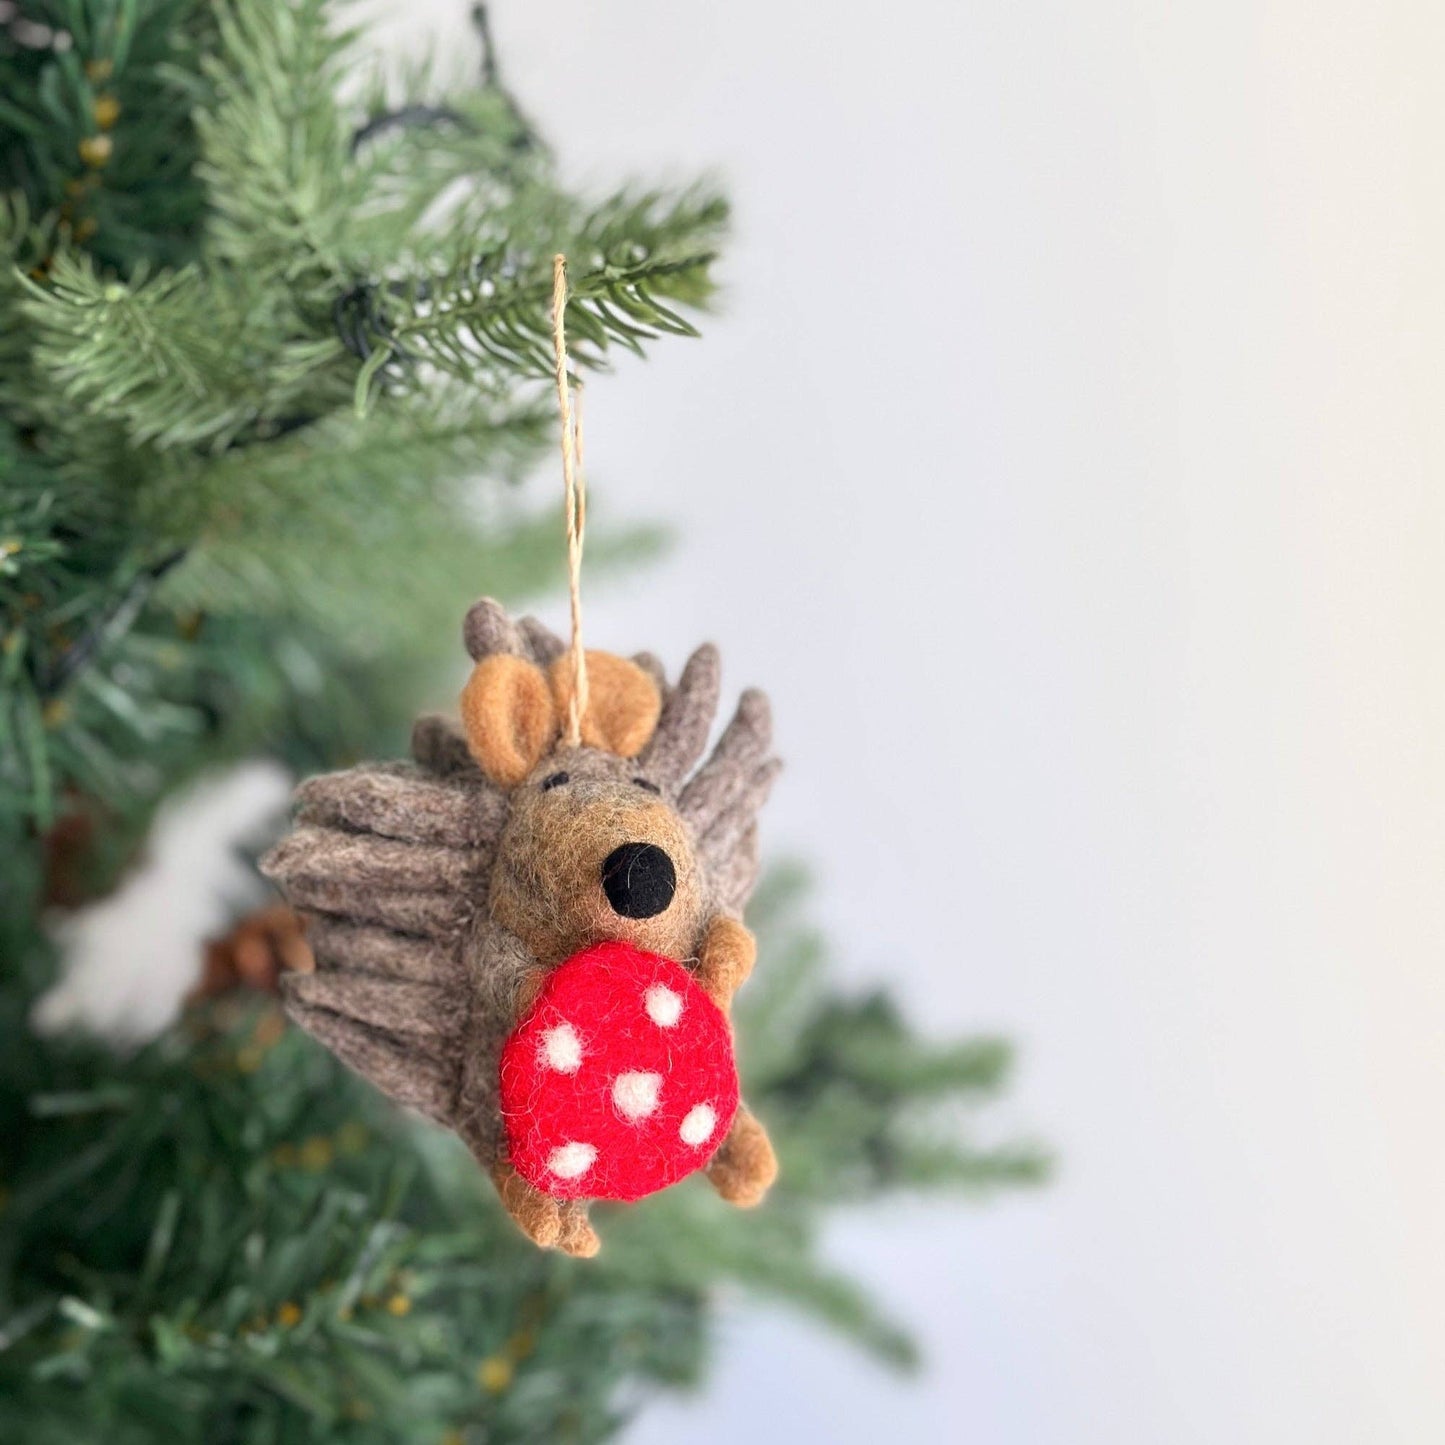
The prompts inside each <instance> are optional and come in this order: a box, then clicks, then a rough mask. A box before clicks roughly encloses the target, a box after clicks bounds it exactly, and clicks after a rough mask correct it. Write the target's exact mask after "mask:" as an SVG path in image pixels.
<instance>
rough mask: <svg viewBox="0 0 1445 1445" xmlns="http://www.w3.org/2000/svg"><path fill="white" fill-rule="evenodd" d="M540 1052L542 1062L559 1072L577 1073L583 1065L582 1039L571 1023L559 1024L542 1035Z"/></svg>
mask: <svg viewBox="0 0 1445 1445" xmlns="http://www.w3.org/2000/svg"><path fill="white" fill-rule="evenodd" d="M538 1052H539V1053H540V1054H541V1056H542V1062H543V1063H544V1064H545V1065H546V1066H547V1067H548V1068H549V1069H556V1071H557V1072H558V1073H559V1074H575V1073H576V1072H577V1070H578V1069H579V1068H581V1067H582V1040H581V1039H580V1038H578V1037H577V1030H576V1029H574V1028H573V1027H572V1025H571V1024H558V1025H557V1026H556V1028H551V1029H548V1030H547V1032H546V1033H544V1034H543V1035H542V1047H541V1049H540V1050H538Z"/></svg>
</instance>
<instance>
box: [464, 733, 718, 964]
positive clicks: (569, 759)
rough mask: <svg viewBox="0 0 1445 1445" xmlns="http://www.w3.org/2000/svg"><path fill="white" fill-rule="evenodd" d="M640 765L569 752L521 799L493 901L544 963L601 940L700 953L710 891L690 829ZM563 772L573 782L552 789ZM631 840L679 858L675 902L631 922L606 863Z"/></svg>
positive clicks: (680, 954) (552, 761)
mask: <svg viewBox="0 0 1445 1445" xmlns="http://www.w3.org/2000/svg"><path fill="white" fill-rule="evenodd" d="M632 766H633V765H631V764H629V763H628V762H627V761H626V760H623V759H618V758H613V757H610V756H608V755H606V754H601V753H596V752H594V751H592V750H590V749H562V750H560V751H559V752H557V753H555V754H553V755H552V756H551V757H549V758H548V759H546V760H545V761H544V762H543V763H542V764H541V765H540V766H539V767H538V768H537V769H536V770H535V771H534V773H533V776H532V778H531V779H529V780H528V784H527V786H526V787H525V788H520V789H518V790H517V793H516V795H515V796H514V801H513V805H512V816H511V818H510V819H509V821H508V823H507V826H506V828H505V829H504V830H503V832H502V836H501V838H500V839H499V840H498V844H497V854H498V862H497V866H496V867H495V868H494V869H493V871H492V885H491V893H490V896H489V907H490V911H491V916H492V917H493V918H494V919H495V920H496V921H497V922H498V923H501V924H502V925H503V926H505V927H506V928H507V929H509V930H510V931H511V932H512V933H514V934H516V936H517V937H518V938H520V939H521V940H522V942H523V943H524V944H526V945H527V947H528V948H529V950H530V951H531V952H532V954H533V956H534V957H535V958H536V959H537V960H538V961H539V962H540V963H543V964H546V965H552V964H556V963H560V962H561V961H562V960H563V959H564V958H568V957H570V956H571V955H572V954H574V953H576V952H577V951H578V950H579V949H581V948H585V947H586V946H587V944H589V943H595V942H598V941H599V940H602V939H622V940H625V941H627V942H630V943H633V944H635V945H636V946H637V947H639V948H645V949H647V950H648V951H649V952H652V953H660V954H663V955H664V956H665V957H668V958H676V959H687V958H696V956H697V950H698V946H699V944H700V943H701V939H702V925H703V921H704V920H703V915H704V907H705V902H706V896H705V894H706V889H705V880H704V879H703V876H702V874H701V872H700V870H699V868H698V864H697V859H696V856H695V854H694V850H693V846H692V840H691V835H690V832H689V830H688V828H687V825H686V824H685V823H684V822H683V820H682V819H681V818H680V817H679V816H678V814H677V811H676V810H675V809H674V808H673V807H672V806H671V805H670V804H669V803H668V802H667V801H666V800H665V799H664V798H662V797H660V796H659V795H658V794H656V793H654V792H651V791H649V790H647V789H645V788H643V787H641V786H639V785H638V784H637V783H635V782H634V781H632V772H631V769H632ZM560 776H565V777H566V779H567V781H566V782H563V783H554V785H553V786H544V784H546V783H548V782H549V780H552V779H556V778H557V777H560ZM625 843H651V844H654V845H655V846H657V847H659V848H661V849H662V850H663V852H665V853H666V854H667V855H668V857H669V858H670V859H671V860H672V865H673V871H674V875H675V878H676V886H675V889H674V892H673V898H672V902H671V904H670V905H669V906H668V908H667V909H666V910H665V911H664V912H662V913H660V914H657V915H655V916H654V917H652V918H624V917H622V916H621V915H620V914H618V913H616V912H614V911H613V909H612V906H611V904H610V903H609V902H608V900H607V896H606V893H605V891H604V888H603V883H602V870H603V864H604V863H605V861H606V859H607V857H608V856H609V854H611V853H612V851H613V849H615V848H617V847H619V846H621V845H622V844H625Z"/></svg>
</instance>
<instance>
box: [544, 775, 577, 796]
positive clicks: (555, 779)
mask: <svg viewBox="0 0 1445 1445" xmlns="http://www.w3.org/2000/svg"><path fill="white" fill-rule="evenodd" d="M571 781H572V779H571V777H570V775H569V774H567V773H553V774H552V776H551V777H550V778H543V779H542V791H543V792H544V793H546V792H549V791H550V790H551V789H553V788H560V787H561V786H562V784H563V783H569V782H571Z"/></svg>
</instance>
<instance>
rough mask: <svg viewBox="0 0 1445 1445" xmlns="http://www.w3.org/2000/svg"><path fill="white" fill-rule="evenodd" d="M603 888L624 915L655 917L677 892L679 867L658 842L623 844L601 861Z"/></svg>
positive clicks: (615, 906) (609, 899)
mask: <svg viewBox="0 0 1445 1445" xmlns="http://www.w3.org/2000/svg"><path fill="white" fill-rule="evenodd" d="M602 891H603V892H604V893H605V894H606V895H607V901H608V902H609V903H610V904H611V905H612V907H613V908H614V909H615V910H616V911H617V912H618V913H620V914H621V915H622V916H623V917H624V918H653V917H655V916H656V915H657V914H659V913H661V912H662V911H663V910H664V909H665V908H666V907H667V905H668V904H669V903H671V902H672V895H673V894H674V893H675V892H676V891H677V870H676V869H675V868H674V867H673V866H672V859H671V858H669V857H668V856H667V854H666V853H664V852H663V851H662V849H661V848H659V847H658V846H657V844H656V843H624V844H623V845H622V846H621V847H620V848H614V849H613V850H612V851H611V852H610V853H609V854H608V855H607V857H606V858H605V859H603V862H602Z"/></svg>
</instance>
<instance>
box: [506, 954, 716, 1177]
mask: <svg viewBox="0 0 1445 1445" xmlns="http://www.w3.org/2000/svg"><path fill="white" fill-rule="evenodd" d="M501 1104H502V1115H503V1119H504V1121H505V1125H506V1133H507V1144H508V1150H509V1155H510V1158H511V1163H512V1167H513V1168H514V1169H516V1171H517V1172H518V1173H519V1174H520V1175H521V1176H522V1178H524V1179H525V1180H526V1181H527V1182H528V1183H529V1184H531V1185H533V1186H534V1187H535V1188H537V1189H540V1190H541V1191H542V1192H543V1193H545V1194H550V1195H551V1196H552V1197H553V1198H555V1199H640V1198H642V1197H643V1196H644V1195H646V1194H652V1193H655V1192H656V1191H657V1190H659V1189H665V1188H667V1186H668V1185H669V1184H676V1183H677V1181H678V1180H679V1179H682V1178H685V1177H686V1176H687V1175H688V1174H691V1173H692V1172H693V1171H694V1170H695V1169H700V1168H701V1167H702V1166H703V1165H704V1164H706V1163H707V1162H708V1160H709V1159H711V1158H712V1156H713V1155H714V1154H715V1153H716V1152H717V1149H718V1146H719V1145H720V1144H721V1143H722V1141H723V1139H724V1138H726V1136H727V1132H728V1129H729V1127H730V1126H731V1124H732V1120H733V1115H734V1113H736V1111H737V1107H738V1074H737V1064H736V1062H735V1060H734V1058H733V1044H732V1031H731V1029H730V1028H729V1026H728V1022H727V1019H726V1018H724V1016H723V1014H722V1011H721V1010H720V1009H719V1008H718V1007H717V1005H716V1004H715V1003H713V1001H712V1000H711V999H710V998H709V997H708V996H707V995H706V994H705V993H704V992H703V991H702V989H701V988H699V987H698V985H697V983H696V982H695V981H694V979H693V978H692V976H691V975H690V974H689V973H688V972H687V970H686V969H685V968H683V967H682V966H681V965H680V964H677V963H674V962H673V961H672V960H671V959H668V958H662V957H659V956H658V955H657V954H655V953H644V952H643V951H642V950H641V949H637V948H634V947H633V946H632V945H631V944H628V943H599V944H594V945H593V946H592V947H590V948H585V949H583V950H582V951H581V952H580V953H575V954H573V955H572V957H571V958H569V959H568V960H567V961H566V962H565V963H563V964H561V965H559V966H558V967H557V968H556V969H554V970H553V971H552V973H551V974H550V975H549V976H548V978H547V981H546V983H545V984H544V985H543V988H542V991H541V993H540V994H539V995H538V997H537V999H536V1002H535V1003H534V1004H533V1006H532V1008H531V1011H530V1012H529V1013H528V1014H527V1016H526V1017H525V1018H524V1019H523V1020H522V1022H521V1024H519V1025H518V1027H517V1028H516V1030H515V1031H514V1032H513V1033H512V1035H511V1036H510V1037H509V1038H508V1040H507V1043H506V1046H505V1048H504V1049H503V1052H502V1067H501Z"/></svg>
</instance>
